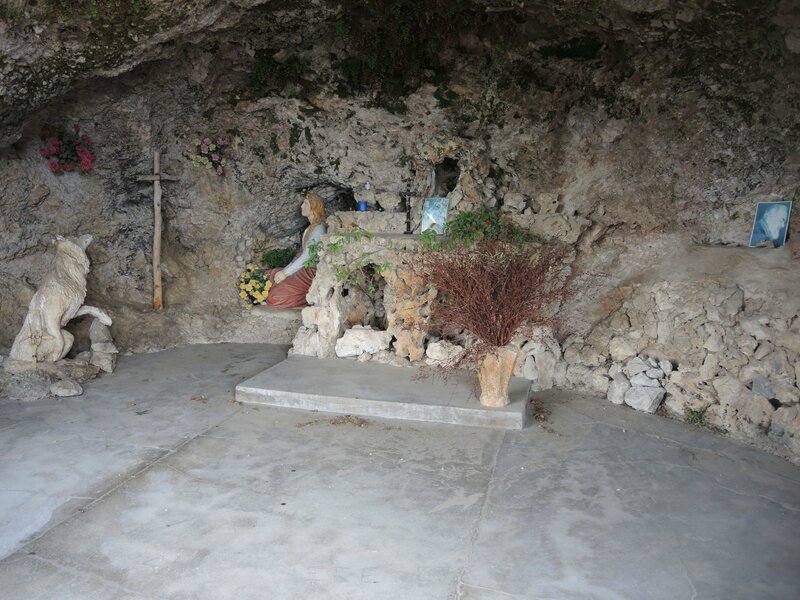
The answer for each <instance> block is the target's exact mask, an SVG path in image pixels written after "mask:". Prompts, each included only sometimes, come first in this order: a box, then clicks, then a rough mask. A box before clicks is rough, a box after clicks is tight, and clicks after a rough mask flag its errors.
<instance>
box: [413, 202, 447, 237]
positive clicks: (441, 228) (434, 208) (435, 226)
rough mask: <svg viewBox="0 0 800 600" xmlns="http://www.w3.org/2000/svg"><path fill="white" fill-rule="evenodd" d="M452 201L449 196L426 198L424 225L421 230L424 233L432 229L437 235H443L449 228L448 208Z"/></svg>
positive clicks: (423, 216) (423, 205) (423, 215)
mask: <svg viewBox="0 0 800 600" xmlns="http://www.w3.org/2000/svg"><path fill="white" fill-rule="evenodd" d="M449 205H450V201H449V200H448V199H447V198H425V202H424V203H423V204H422V225H421V228H420V229H421V231H422V232H423V233H424V232H425V231H427V230H428V229H432V230H433V231H434V232H435V233H436V234H437V235H441V234H443V233H444V232H445V230H446V229H447V208H448V206H449Z"/></svg>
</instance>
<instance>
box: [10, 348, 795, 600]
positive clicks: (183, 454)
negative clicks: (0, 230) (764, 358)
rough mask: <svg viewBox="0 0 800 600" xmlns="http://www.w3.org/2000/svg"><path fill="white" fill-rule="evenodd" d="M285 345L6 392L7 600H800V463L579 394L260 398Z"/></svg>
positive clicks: (180, 354)
mask: <svg viewBox="0 0 800 600" xmlns="http://www.w3.org/2000/svg"><path fill="white" fill-rule="evenodd" d="M284 350H285V347H279V346H264V345H216V346H194V347H189V348H183V349H178V350H173V351H168V352H163V353H159V354H150V355H138V356H128V357H122V358H121V360H120V363H119V366H118V369H117V372H116V373H114V374H113V375H111V376H104V377H102V378H100V379H98V380H96V381H95V382H92V383H89V384H87V385H86V392H85V394H84V396H82V397H80V398H74V399H62V400H52V401H41V402H35V403H29V404H18V403H11V402H8V401H5V402H0V457H2V460H1V461H0V555H2V556H4V557H5V558H4V559H3V560H2V561H0V597H2V598H3V599H8V600H17V599H20V600H22V599H26V600H27V599H33V598H41V599H47V600H52V599H59V600H61V599H80V600H88V599H98V600H99V599H102V600H111V599H114V600H122V599H126V600H133V599H142V598H171V599H179V598H180V599H187V600H189V599H191V600H198V599H211V600H224V599H228V598H230V599H237V600H242V599H250V598H253V599H270V600H273V599H287V600H299V599H303V600H305V599H310V600H318V599H323V600H324V599H337V600H350V599H354V600H358V599H363V600H367V599H369V600H385V599H398V600H414V599H420V600H439V599H442V600H444V599H454V598H460V599H464V600H466V599H469V600H508V599H513V598H531V599H533V598H537V599H539V598H552V599H555V600H571V599H589V598H593V599H594V598H599V599H621V598H625V599H629V598H630V599H637V600H639V599H661V598H663V599H669V600H675V599H682V598H686V599H687V600H688V599H690V598H695V599H701V598H706V599H725V600H733V599H737V598H742V599H748V600H754V599H759V600H761V599H767V598H776V599H777V598H780V599H782V600H784V599H788V598H798V597H800V536H799V535H798V533H800V469H798V468H797V467H794V466H792V465H790V464H788V463H786V462H784V461H782V460H780V459H777V458H774V457H771V456H766V455H763V454H760V453H758V452H756V451H754V450H751V449H749V448H746V447H743V446H739V445H737V444H735V443H733V442H730V441H728V440H726V439H723V438H721V437H719V436H716V435H713V434H711V433H708V432H706V431H703V430H700V429H697V428H694V427H690V426H686V425H683V424H681V423H677V422H673V421H669V420H666V419H661V418H658V417H653V416H649V415H644V414H639V413H636V412H634V411H632V410H627V409H624V408H620V407H616V406H613V405H611V404H609V403H606V402H602V401H598V400H591V399H587V398H581V397H576V396H574V395H568V394H555V393H553V394H542V395H541V398H542V399H543V402H544V405H545V406H546V408H548V409H549V410H550V415H549V417H548V420H547V422H545V423H544V424H538V423H534V424H533V425H532V426H531V427H530V428H528V429H526V430H524V431H497V430H483V429H477V428H463V427H457V426H448V425H429V424H424V423H414V422H403V421H389V420H381V419H374V418H371V419H369V420H368V423H367V425H366V426H363V427H361V426H358V425H357V424H353V423H350V422H346V421H345V422H344V423H343V424H334V423H335V422H334V423H332V422H331V419H332V417H331V416H330V415H324V414H322V413H309V412H302V411H292V410H288V409H275V408H268V407H250V406H241V405H237V404H234V403H232V402H231V400H232V398H233V388H234V386H235V385H236V384H237V383H238V382H240V381H242V380H244V379H246V378H247V377H250V376H252V375H254V374H255V373H257V372H258V371H260V370H262V369H264V368H265V367H267V366H268V365H270V364H273V363H274V362H276V361H278V360H280V358H281V357H282V354H283V351H284Z"/></svg>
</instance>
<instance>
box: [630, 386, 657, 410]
mask: <svg viewBox="0 0 800 600" xmlns="http://www.w3.org/2000/svg"><path fill="white" fill-rule="evenodd" d="M664 394H666V390H664V388H661V387H632V388H631V389H629V390H628V391H627V392H625V404H627V405H628V406H630V407H631V408H635V409H636V410H641V411H644V412H647V413H651V414H652V413H654V412H656V409H658V407H659V405H660V404H661V401H662V400H663V399H664Z"/></svg>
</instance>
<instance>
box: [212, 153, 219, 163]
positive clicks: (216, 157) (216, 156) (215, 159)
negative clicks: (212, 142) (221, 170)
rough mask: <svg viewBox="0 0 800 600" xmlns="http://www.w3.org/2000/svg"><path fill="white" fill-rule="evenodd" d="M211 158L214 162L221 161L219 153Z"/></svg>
mask: <svg viewBox="0 0 800 600" xmlns="http://www.w3.org/2000/svg"><path fill="white" fill-rule="evenodd" d="M211 160H213V161H214V162H219V154H212V155H211Z"/></svg>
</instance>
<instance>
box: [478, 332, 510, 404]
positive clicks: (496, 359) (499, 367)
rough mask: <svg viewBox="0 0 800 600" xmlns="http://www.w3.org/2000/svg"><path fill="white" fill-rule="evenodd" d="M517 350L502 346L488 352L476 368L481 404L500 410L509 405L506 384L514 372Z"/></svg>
mask: <svg viewBox="0 0 800 600" xmlns="http://www.w3.org/2000/svg"><path fill="white" fill-rule="evenodd" d="M518 355H519V350H518V349H517V348H516V347H514V346H503V347H501V348H495V349H493V350H491V351H489V352H488V353H487V354H486V355H485V356H484V357H483V359H482V360H481V364H480V366H479V367H478V381H479V382H480V384H481V399H480V400H481V404H482V405H483V406H489V407H492V408H500V407H502V406H506V405H507V404H508V403H509V398H508V383H509V381H511V375H512V373H513V372H514V364H515V363H516V362H517V356H518Z"/></svg>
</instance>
